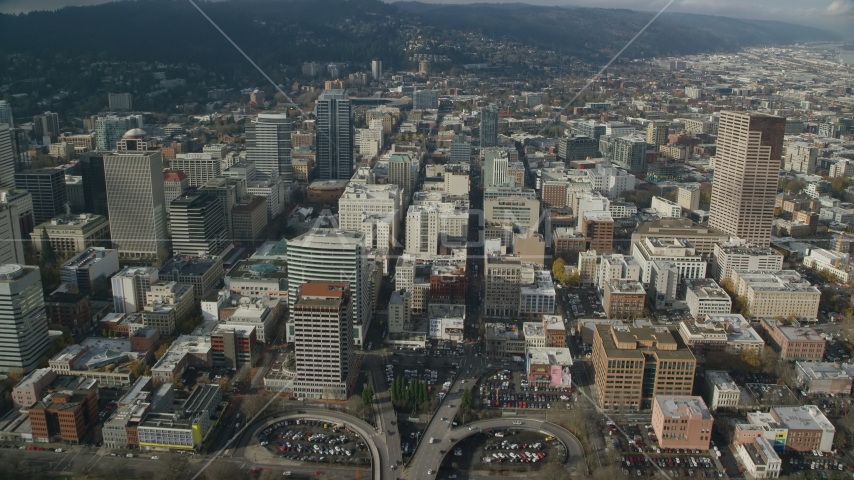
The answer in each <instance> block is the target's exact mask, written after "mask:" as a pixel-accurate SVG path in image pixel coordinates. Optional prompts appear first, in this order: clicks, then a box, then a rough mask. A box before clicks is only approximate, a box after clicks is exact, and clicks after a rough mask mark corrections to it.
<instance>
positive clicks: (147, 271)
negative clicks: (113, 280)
mask: <svg viewBox="0 0 854 480" xmlns="http://www.w3.org/2000/svg"><path fill="white" fill-rule="evenodd" d="M157 271H158V270H157V269H156V268H154V267H125V268H123V269H121V270H120V271H119V272H118V273H117V274H115V275H113V276H114V277H133V276H136V275H143V276H150V275H151V274H154V273H157Z"/></svg>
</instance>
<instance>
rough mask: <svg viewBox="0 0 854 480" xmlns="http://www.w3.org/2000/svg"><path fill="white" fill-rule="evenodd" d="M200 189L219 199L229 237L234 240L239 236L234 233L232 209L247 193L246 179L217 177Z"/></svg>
mask: <svg viewBox="0 0 854 480" xmlns="http://www.w3.org/2000/svg"><path fill="white" fill-rule="evenodd" d="M199 190H201V191H204V192H205V193H208V194H209V195H213V196H214V197H216V198H217V199H219V203H220V204H221V205H222V208H223V210H224V211H225V229H226V230H227V231H228V238H230V239H232V240H233V239H235V238H237V237H236V236H235V234H234V225H233V210H232V209H233V208H234V206H235V205H237V201H238V200H239V199H242V198H243V197H244V196H245V195H246V181H245V180H240V179H235V178H226V177H217V178H214V179H212V180H211V181H209V182H208V183H206V184H205V185H204V186H203V187H202V188H200V189H199ZM182 193H183V192H182Z"/></svg>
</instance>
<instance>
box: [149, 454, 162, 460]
mask: <svg viewBox="0 0 854 480" xmlns="http://www.w3.org/2000/svg"><path fill="white" fill-rule="evenodd" d="M151 459H152V460H160V457H158V456H157V455H153V456H152V457H151Z"/></svg>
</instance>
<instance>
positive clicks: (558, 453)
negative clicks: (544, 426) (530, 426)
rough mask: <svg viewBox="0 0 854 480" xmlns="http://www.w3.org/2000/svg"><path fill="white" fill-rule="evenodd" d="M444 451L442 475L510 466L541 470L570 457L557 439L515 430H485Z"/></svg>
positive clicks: (501, 468)
mask: <svg viewBox="0 0 854 480" xmlns="http://www.w3.org/2000/svg"><path fill="white" fill-rule="evenodd" d="M442 452H444V453H445V457H444V460H443V462H442V470H441V471H440V473H442V474H458V473H463V472H467V471H469V470H472V469H476V470H481V469H489V470H503V469H506V468H508V467H510V466H519V467H528V468H530V469H531V470H538V469H540V468H542V466H543V465H545V464H546V463H548V462H551V461H557V462H562V461H563V459H564V458H565V455H566V452H565V450H564V447H563V444H561V443H560V441H558V440H557V439H555V438H554V437H551V436H545V435H543V434H542V433H538V432H533V431H529V430H514V429H496V430H486V431H481V432H479V433H477V434H474V435H472V436H470V437H467V438H465V439H463V440H462V441H460V442H459V443H458V444H456V445H455V446H454V447H452V448H451V449H449V450H447V451H444V450H443V451H442ZM454 466H456V468H454ZM440 478H451V477H440Z"/></svg>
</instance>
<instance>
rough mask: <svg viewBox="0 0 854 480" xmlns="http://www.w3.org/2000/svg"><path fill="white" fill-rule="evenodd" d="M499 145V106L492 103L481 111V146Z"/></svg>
mask: <svg viewBox="0 0 854 480" xmlns="http://www.w3.org/2000/svg"><path fill="white" fill-rule="evenodd" d="M496 145H498V107H497V106H495V104H490V105H487V106H486V107H484V108H483V109H481V111H480V146H481V148H483V147H494V146H496Z"/></svg>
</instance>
